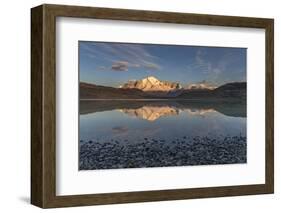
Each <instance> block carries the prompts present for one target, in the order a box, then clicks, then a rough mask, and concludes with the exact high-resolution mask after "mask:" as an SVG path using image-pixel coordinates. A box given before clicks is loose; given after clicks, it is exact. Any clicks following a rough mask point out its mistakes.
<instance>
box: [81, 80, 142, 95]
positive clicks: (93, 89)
mask: <svg viewBox="0 0 281 213" xmlns="http://www.w3.org/2000/svg"><path fill="white" fill-rule="evenodd" d="M79 95H80V99H139V98H146V97H147V94H146V93H144V92H143V91H141V90H139V89H122V88H113V87H105V86H97V85H94V84H88V83H80V85H79Z"/></svg>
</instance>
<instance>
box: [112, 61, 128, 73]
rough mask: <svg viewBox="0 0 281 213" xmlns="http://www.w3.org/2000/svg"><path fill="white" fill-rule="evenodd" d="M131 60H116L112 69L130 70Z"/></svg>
mask: <svg viewBox="0 0 281 213" xmlns="http://www.w3.org/2000/svg"><path fill="white" fill-rule="evenodd" d="M128 67H129V62H127V61H115V62H114V63H113V64H112V66H111V69H112V70H114V71H128Z"/></svg>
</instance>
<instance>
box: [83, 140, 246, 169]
mask: <svg viewBox="0 0 281 213" xmlns="http://www.w3.org/2000/svg"><path fill="white" fill-rule="evenodd" d="M144 140H145V141H141V142H138V143H135V142H134V143H130V141H129V140H127V139H125V140H124V141H126V143H122V142H119V141H118V140H113V139H111V140H109V141H108V142H104V143H102V142H101V141H99V142H97V141H94V140H89V141H85V140H80V150H79V169H80V170H95V169H117V168H145V167H166V166H188V165H190V166H191V165H193V166H195V165H214V164H235V163H246V162H247V143H246V137H243V136H241V135H239V136H233V137H230V136H227V137H222V136H221V137H218V138H210V137H206V136H205V137H199V136H197V137H194V138H190V137H186V136H183V137H181V138H176V139H173V140H171V141H169V140H164V139H155V138H144Z"/></svg>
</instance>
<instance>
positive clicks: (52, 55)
mask: <svg viewBox="0 0 281 213" xmlns="http://www.w3.org/2000/svg"><path fill="white" fill-rule="evenodd" d="M56 17H74V18H95V19H110V20H126V21H144V22H158V23H177V24H194V25H210V26H231V27H247V28H261V29H265V32H266V33H265V34H266V41H265V44H266V58H265V61H266V138H265V141H266V150H265V152H266V161H265V162H266V163H265V164H266V168H265V171H266V172H265V173H266V177H265V184H258V185H241V186H221V187H208V188H192V189H171V190H157V191H138V192H137V191H136V192H122V193H103V194H85V195H83V194H81V195H69V196H57V195H56V83H55V82H56V67H55V65H56V40H55V38H56ZM273 30H274V21H273V19H265V18H248V17H233V16H218V15H199V14H185V13H170V12H155V11H141V10H126V9H110V8H94V7H80V6H63V5H48V4H44V5H41V6H38V7H35V8H32V9H31V114H32V115H31V203H32V204H33V205H36V206H39V207H41V208H53V207H67V206H84V205H100V204H115V203H133V202H147V201H163V200H179V199H190V198H208V197H222V196H237V195H253V194H268V193H273V191H274V143H273V141H274V31H273Z"/></svg>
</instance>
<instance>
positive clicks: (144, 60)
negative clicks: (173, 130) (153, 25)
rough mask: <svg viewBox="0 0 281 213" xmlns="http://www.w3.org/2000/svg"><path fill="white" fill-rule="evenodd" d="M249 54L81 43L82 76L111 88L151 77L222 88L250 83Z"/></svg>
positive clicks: (227, 49)
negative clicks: (202, 83) (228, 85)
mask: <svg viewBox="0 0 281 213" xmlns="http://www.w3.org/2000/svg"><path fill="white" fill-rule="evenodd" d="M246 54H247V49H246V48H231V47H203V46H184V45H162V44H161V45H159V44H131V43H112V42H94V41H79V76H80V82H88V83H93V84H96V85H103V86H111V87H119V86H120V85H123V84H124V83H126V82H128V81H129V80H140V79H143V78H145V77H148V76H154V77H156V78H158V79H159V80H165V81H171V82H178V83H180V84H181V85H182V86H186V85H189V84H192V83H200V82H207V83H209V84H211V85H214V86H220V85H223V84H225V83H229V82H241V81H246Z"/></svg>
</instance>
